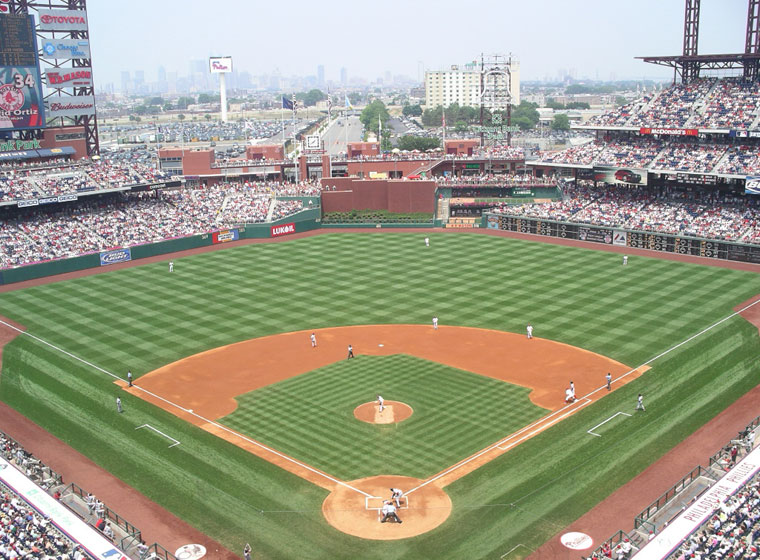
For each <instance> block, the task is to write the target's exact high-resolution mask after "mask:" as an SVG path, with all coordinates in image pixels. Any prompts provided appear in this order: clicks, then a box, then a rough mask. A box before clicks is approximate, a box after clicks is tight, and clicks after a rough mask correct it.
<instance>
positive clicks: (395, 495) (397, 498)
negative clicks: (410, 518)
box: [391, 488, 404, 508]
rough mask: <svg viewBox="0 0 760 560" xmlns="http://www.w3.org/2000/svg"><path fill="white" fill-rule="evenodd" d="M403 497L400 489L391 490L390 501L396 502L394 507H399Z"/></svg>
mask: <svg viewBox="0 0 760 560" xmlns="http://www.w3.org/2000/svg"><path fill="white" fill-rule="evenodd" d="M403 497H404V492H403V491H402V490H401V489H400V488H391V500H393V501H394V502H396V507H397V508H400V507H401V498H403Z"/></svg>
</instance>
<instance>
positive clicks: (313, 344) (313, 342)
mask: <svg viewBox="0 0 760 560" xmlns="http://www.w3.org/2000/svg"><path fill="white" fill-rule="evenodd" d="M309 338H311V347H312V348H316V347H317V335H315V334H314V333H311V337H309Z"/></svg>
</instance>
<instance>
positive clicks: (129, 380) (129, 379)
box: [127, 369, 132, 387]
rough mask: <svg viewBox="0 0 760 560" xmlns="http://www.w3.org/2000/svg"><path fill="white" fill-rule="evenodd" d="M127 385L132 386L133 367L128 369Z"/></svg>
mask: <svg viewBox="0 0 760 560" xmlns="http://www.w3.org/2000/svg"><path fill="white" fill-rule="evenodd" d="M127 385H128V386H129V387H131V386H132V370H131V369H128V370H127Z"/></svg>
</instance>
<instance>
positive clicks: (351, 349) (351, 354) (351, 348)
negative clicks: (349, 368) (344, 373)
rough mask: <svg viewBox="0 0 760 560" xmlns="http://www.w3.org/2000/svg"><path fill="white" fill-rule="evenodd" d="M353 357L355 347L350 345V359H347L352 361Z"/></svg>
mask: <svg viewBox="0 0 760 560" xmlns="http://www.w3.org/2000/svg"><path fill="white" fill-rule="evenodd" d="M353 357H354V347H353V346H351V345H350V344H349V345H348V358H346V359H347V360H350V359H351V358H353Z"/></svg>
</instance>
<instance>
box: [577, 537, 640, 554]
mask: <svg viewBox="0 0 760 560" xmlns="http://www.w3.org/2000/svg"><path fill="white" fill-rule="evenodd" d="M625 539H628V541H629V542H630V540H631V538H630V537H629V536H628V534H627V533H626V532H625V531H618V532H617V533H615V534H613V535H612V536H611V537H610V538H608V539H607V540H605V541H603V542H602V544H600V545H599V546H598V547H597V548H595V549H594V551H593V552H592V553H591V554H590V555H589V556H587V557H584V558H600V559H603V558H614V557H615V556H607V555H605V554H604V553H603V552H602V551H603V549H604V548H605V545H606V547H607V548H609V550H610V551H611V553H612V554H613V555H614V554H615V552H614V551H615V547H616V546H617V545H619V544H620V543H621V542H623V541H624V540H625Z"/></svg>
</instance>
